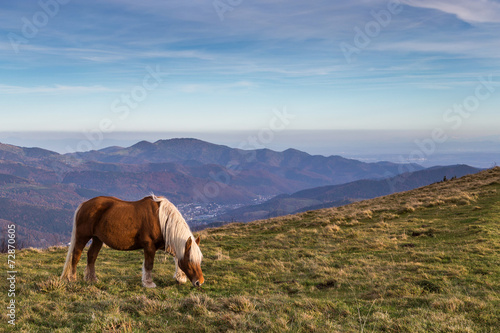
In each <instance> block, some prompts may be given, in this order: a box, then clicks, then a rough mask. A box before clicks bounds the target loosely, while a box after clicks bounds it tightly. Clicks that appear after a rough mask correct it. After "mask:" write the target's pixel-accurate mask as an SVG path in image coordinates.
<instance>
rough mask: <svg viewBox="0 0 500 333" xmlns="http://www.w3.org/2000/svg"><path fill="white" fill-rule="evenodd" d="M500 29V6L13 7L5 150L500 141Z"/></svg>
mask: <svg viewBox="0 0 500 333" xmlns="http://www.w3.org/2000/svg"><path fill="white" fill-rule="evenodd" d="M498 31H500V1H499V0H476V1H470V0H469V1H466V0H432V1H431V0H421V1H417V0H401V1H399V0H390V1H387V0H384V1H379V0H372V1H366V0H352V1H336V0H328V1H327V0H315V1H303V0H302V1H299V0H288V1H284V0H266V1H264V0H253V1H250V0H215V1H214V0H203V1H201V0H186V1H170V0H148V1H136V0H99V1H97V0H87V1H77V0H40V1H2V3H1V4H0V114H1V122H0V141H2V142H5V141H9V138H10V139H11V141H13V142H25V143H26V144H29V142H31V143H32V145H36V140H35V141H33V140H31V141H29V138H33V137H35V139H36V138H38V139H39V140H40V145H43V144H44V143H46V144H47V146H50V145H49V144H48V142H49V141H50V142H55V141H58V140H59V141H60V140H61V138H62V137H64V135H61V134H57V135H52V136H51V135H49V134H47V133H61V132H62V133H73V134H71V136H72V141H68V143H65V144H61V143H59V146H58V150H59V151H60V152H65V151H66V152H69V151H74V150H89V149H99V148H103V147H104V146H105V145H106V144H108V143H110V142H120V140H122V142H125V141H126V140H125V139H123V138H124V135H123V133H132V134H128V136H127V135H125V137H128V138H129V140H135V139H137V140H138V139H139V138H140V137H143V138H151V139H153V138H154V139H159V138H168V137H175V136H179V135H191V134H192V135H193V136H196V135H198V136H199V137H200V138H202V139H203V138H207V139H212V140H213V141H218V143H229V142H230V143H231V144H232V145H233V146H239V145H241V144H245V142H246V141H247V138H249V137H250V136H253V137H255V138H257V139H256V140H257V141H255V140H254V143H255V142H257V143H256V144H255V145H257V144H258V146H259V147H271V148H273V147H278V148H281V146H285V145H288V146H292V147H300V148H302V149H304V150H306V151H307V149H308V148H310V149H309V150H310V151H314V152H324V153H325V154H326V153H333V152H334V150H335V151H338V152H341V151H342V149H341V148H338V149H337V148H336V149H330V150H328V149H327V148H324V149H323V148H321V149H323V150H321V149H320V146H321V147H328V144H327V143H326V142H325V141H328V140H332V141H335V142H332V145H333V146H335V147H338V146H339V142H338V141H342V138H343V136H342V135H341V134H342V133H349V135H347V136H345V137H346V140H347V141H348V140H349V139H348V138H351V139H352V138H354V139H352V140H351V141H349V142H351V143H352V142H354V141H356V142H368V143H371V144H372V145H373V144H374V142H377V143H380V142H385V141H387V140H389V141H391V140H392V143H394V141H398V140H401V138H402V137H404V140H406V141H407V142H409V143H411V144H412V145H413V147H409V148H404V149H406V150H407V155H411V152H412V150H411V149H417V150H418V149H420V151H421V152H423V153H424V155H425V153H426V152H428V151H429V150H431V149H430V148H429V149H426V148H425V145H423V146H422V145H418V144H417V143H416V142H420V143H421V142H424V143H425V142H426V143H428V147H431V148H432V145H434V146H435V147H439V146H440V145H444V144H445V143H447V142H448V141H453V140H455V141H457V142H462V141H464V140H465V141H470V140H477V141H478V142H482V141H484V140H486V139H487V138H489V139H488V140H490V139H491V138H495V140H498V142H500V126H498V125H499V124H500V113H499V106H500V34H499V33H498ZM30 132H31V133H36V135H35V136H33V134H31V135H30V134H29V133H30ZM43 133H45V134H43ZM133 133H135V134H133ZM224 133H225V134H224ZM228 133H229V134H228ZM231 133H232V134H231ZM252 133H253V134H252ZM294 133H295V134H297V133H302V134H300V135H295V134H294ZM332 133H336V134H332ZM339 133H340V135H339ZM391 133H392V134H391ZM389 134H390V135H389ZM44 135H45V136H44ZM66 137H69V134H68V135H66ZM388 137H389V139H388ZM23 138H26V140H25V141H22V140H21V139H23ZM44 138H45V139H46V140H45V141H44V140H43V139H44ZM120 138H122V139H120ZM132 138H133V139H132ZM380 138H383V139H380ZM16 140H17V141H16ZM377 140H378V141H377ZM381 140H382V141H381ZM384 140H385V141H384ZM418 140H420V141H418ZM285 142H286V143H285ZM306 143H307V144H309V146H307V144H306ZM370 147H371V146H370ZM404 149H403V150H404ZM436 149H437V148H436ZM474 149H477V148H474Z"/></svg>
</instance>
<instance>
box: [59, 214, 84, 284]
mask: <svg viewBox="0 0 500 333" xmlns="http://www.w3.org/2000/svg"><path fill="white" fill-rule="evenodd" d="M81 207H82V205H80V206H78V208H77V209H76V210H75V215H74V216H73V231H72V232H71V243H70V244H69V248H68V254H67V255H66V262H65V263H64V268H63V271H62V274H61V279H68V275H69V273H70V271H71V262H72V261H73V250H74V249H75V243H76V216H77V215H78V212H79V211H80V208H81Z"/></svg>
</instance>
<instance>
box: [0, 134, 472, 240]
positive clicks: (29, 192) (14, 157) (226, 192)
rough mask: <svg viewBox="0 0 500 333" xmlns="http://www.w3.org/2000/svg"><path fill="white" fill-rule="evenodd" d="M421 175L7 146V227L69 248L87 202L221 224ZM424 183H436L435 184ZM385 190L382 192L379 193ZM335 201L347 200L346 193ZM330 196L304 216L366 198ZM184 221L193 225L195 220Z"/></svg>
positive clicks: (317, 163) (186, 154) (182, 145)
mask: <svg viewBox="0 0 500 333" xmlns="http://www.w3.org/2000/svg"><path fill="white" fill-rule="evenodd" d="M422 170H424V168H423V167H421V166H419V165H417V164H396V163H390V162H378V163H364V162H360V161H357V160H353V159H346V158H343V157H341V156H329V157H325V156H320V155H310V154H307V153H305V152H301V151H298V150H295V149H288V150H285V151H283V152H276V151H272V150H269V149H257V150H242V149H235V148H230V147H227V146H223V145H216V144H212V143H208V142H204V141H200V140H197V139H171V140H160V141H157V142H154V143H151V142H147V141H141V142H139V143H137V144H135V145H133V146H131V147H126V148H123V147H108V148H105V149H101V150H96V151H89V152H83V153H70V154H58V153H56V152H53V151H49V150H44V149H41V148H24V147H17V146H13V145H7V144H0V225H6V224H7V223H11V222H15V223H17V224H18V225H19V226H20V230H23V231H22V232H21V233H20V235H19V236H20V237H21V238H23V237H24V239H28V235H31V238H32V239H31V240H29V241H27V242H29V243H34V244H35V245H37V246H44V245H48V244H49V245H50V244H51V243H54V242H55V241H56V240H57V239H59V238H61V239H66V238H68V237H69V235H70V233H71V226H72V216H73V212H74V209H75V208H76V207H77V206H78V204H80V203H81V202H82V201H84V200H86V199H89V198H91V197H95V196H98V195H110V196H116V197H119V198H122V199H125V200H138V199H140V198H142V197H144V196H147V195H149V194H150V193H151V192H153V193H155V194H157V195H164V196H166V197H167V198H169V199H170V200H171V201H172V202H173V203H174V204H176V205H180V206H182V205H193V204H195V205H202V206H203V205H216V209H215V210H213V211H210V218H211V219H212V220H213V218H214V216H215V218H217V216H219V215H220V214H221V213H222V212H226V211H228V210H230V209H231V208H235V207H237V206H245V205H246V206H249V205H252V204H253V205H254V204H255V203H261V202H263V201H264V200H265V199H271V198H273V197H275V196H278V198H276V199H273V200H275V201H271V202H268V203H267V205H271V206H272V205H274V204H278V205H281V204H282V202H286V201H287V200H286V199H288V201H290V198H292V199H293V200H295V201H297V200H303V199H302V198H300V196H301V195H302V194H296V192H298V191H302V190H306V189H311V188H315V187H322V188H323V187H324V186H335V185H341V184H347V183H353V182H356V181H360V180H367V181H366V183H364V185H363V184H359V187H360V190H359V191H358V192H360V193H364V192H365V190H363V189H362V188H364V186H372V187H373V188H377V187H378V185H376V184H384V182H383V181H381V180H382V179H385V178H390V177H394V176H396V175H399V174H402V173H405V172H408V171H412V172H418V171H422ZM469 171H471V172H472V171H473V170H469ZM452 173H453V172H452ZM436 174H439V177H441V178H442V176H443V175H445V174H446V175H448V173H445V171H444V169H442V170H438V171H436ZM453 175H457V176H459V174H453ZM415 177H416V176H415ZM421 177H422V178H425V179H427V178H426V177H427V176H421ZM377 181H379V182H380V183H373V182H377ZM433 181H435V177H434V178H432V179H427V180H425V181H422V182H420V183H418V184H417V183H412V185H411V186H410V187H412V186H420V185H427V184H429V183H431V182H433ZM403 183H407V182H403ZM370 184H371V185H370ZM407 184H410V183H409V182H408V183H407ZM350 186H352V185H350ZM350 186H347V187H346V191H347V189H348V188H350ZM404 189H405V188H402V187H401V188H400V190H404ZM318 191H319V192H318V193H321V191H325V190H324V189H319V190H318ZM336 191H338V193H341V192H342V188H341V187H339V188H338V189H337V190H336ZM386 192H387V191H385V192H384V191H382V190H377V191H372V192H370V193H372V195H382V194H384V193H386ZM299 193H300V192H299ZM329 193H330V192H329V191H326V192H325V195H326V196H325V198H323V199H318V198H308V199H307V200H306V201H304V204H301V205H293V207H292V208H293V209H294V211H296V210H298V209H303V208H304V207H309V206H314V205H321V204H330V203H331V202H334V203H335V204H338V202H342V201H346V202H347V201H350V200H358V199H362V198H364V197H366V195H365V196H363V195H359V194H356V195H353V192H352V191H351V192H346V193H345V194H344V195H342V194H338V195H331V194H329ZM354 194H355V193H354ZM318 195H319V196H321V195H320V194H318ZM279 196H281V197H279ZM296 196H297V197H296ZM283 200H285V201H283ZM252 207H253V206H252ZM254 208H255V207H254ZM186 209H187V208H186ZM252 209H253V208H252ZM266 212H267V213H266V214H268V215H270V216H272V215H276V214H281V212H283V213H288V212H289V209H285V210H281V209H279V208H278V209H268V210H267V211H266ZM184 213H186V215H188V216H191V215H190V214H189V212H185V211H183V214H184ZM197 214H198V213H194V215H197ZM231 214H233V215H227V214H226V215H225V218H228V216H231V217H232V218H234V217H235V216H236V217H238V218H239V217H241V218H242V220H249V219H251V218H252V217H253V216H259V218H260V216H261V215H262V214H260V215H259V214H256V215H255V214H254V215H251V214H250V215H249V214H246V215H236V214H234V213H231ZM198 215H199V214H198ZM264 216H265V214H264ZM193 223H194V222H193ZM28 231H29V232H28ZM52 236H53V237H52ZM37 240H38V243H36V241H37ZM41 240H44V241H41Z"/></svg>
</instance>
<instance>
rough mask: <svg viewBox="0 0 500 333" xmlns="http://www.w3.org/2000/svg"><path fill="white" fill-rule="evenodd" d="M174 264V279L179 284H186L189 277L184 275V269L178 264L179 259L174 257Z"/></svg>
mask: <svg viewBox="0 0 500 333" xmlns="http://www.w3.org/2000/svg"><path fill="white" fill-rule="evenodd" d="M174 262H175V273H174V279H176V280H177V282H179V283H186V282H187V276H186V274H184V272H183V271H182V269H180V268H179V264H178V263H177V257H174Z"/></svg>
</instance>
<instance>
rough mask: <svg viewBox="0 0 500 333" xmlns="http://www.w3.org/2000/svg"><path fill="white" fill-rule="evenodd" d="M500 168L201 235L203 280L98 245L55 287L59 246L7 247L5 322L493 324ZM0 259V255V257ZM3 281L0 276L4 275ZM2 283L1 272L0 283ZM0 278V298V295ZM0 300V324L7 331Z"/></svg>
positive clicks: (200, 327)
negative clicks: (10, 318)
mask: <svg viewBox="0 0 500 333" xmlns="http://www.w3.org/2000/svg"><path fill="white" fill-rule="evenodd" d="M499 221H500V168H495V169H491V170H487V171H484V172H481V173H479V174H476V175H471V176H465V177H463V178H460V179H457V180H452V181H447V182H442V183H438V184H434V185H430V186H427V187H424V188H421V189H417V190H413V191H409V192H405V193H400V194H394V195H391V196H387V197H382V198H377V199H373V200H369V201H363V202H358V203H354V204H351V205H348V206H344V207H339V208H330V209H324V210H319V211H309V212H306V213H303V214H299V215H294V216H286V217H281V218H276V219H272V220H266V221H257V222H254V223H248V224H232V225H228V226H225V227H222V228H218V229H211V230H206V231H204V232H202V233H201V234H202V243H201V247H202V251H203V253H204V256H205V259H204V262H203V270H204V273H205V279H206V283H205V285H204V286H203V289H194V288H192V287H190V286H186V285H182V286H181V285H177V284H176V283H175V282H174V280H173V279H172V277H171V276H172V274H173V263H172V262H171V259H170V258H166V257H165V255H164V254H163V253H161V252H159V253H158V255H157V258H156V263H155V265H156V266H155V269H154V278H155V282H156V284H157V285H158V287H157V288H156V289H152V290H150V289H144V288H142V287H141V283H140V279H141V263H142V253H141V251H136V252H128V253H127V252H118V251H113V250H110V249H106V248H105V249H103V250H102V251H101V254H100V256H99V258H98V260H97V275H98V277H99V278H100V281H99V282H97V283H96V284H87V283H85V282H83V281H81V279H82V274H83V269H84V263H83V262H84V261H85V259H86V258H85V255H84V257H83V258H82V259H83V262H81V264H80V265H79V279H80V280H79V281H78V282H76V283H71V284H65V283H61V282H60V281H59V279H58V276H59V274H60V272H61V269H62V266H63V263H64V259H65V255H66V249H63V248H51V249H49V250H45V251H37V250H29V249H27V250H23V251H20V252H19V253H18V254H17V256H16V268H17V270H18V272H19V273H18V274H17V287H16V288H17V296H16V302H17V325H16V330H17V331H19V332H165V331H166V332H226V331H232V332H247V331H253V332H266V331H271V332H282V331H291V332H384V331H385V332H495V331H497V329H498V320H499V318H500V295H499V292H500V255H499V252H500V230H499ZM1 261H2V262H3V263H5V264H4V267H6V262H7V257H6V255H2V256H1ZM4 281H5V279H4ZM3 285H4V286H5V282H3ZM6 289H7V288H6V287H4V288H2V290H4V291H3V293H4V297H2V298H1V302H2V304H1V306H2V308H3V309H5V307H6V305H7V303H6V300H7V297H6V294H7V291H6ZM8 329H9V327H8V325H7V317H6V313H5V310H4V311H2V315H1V322H0V330H2V331H3V330H8Z"/></svg>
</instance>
